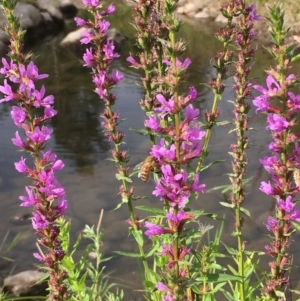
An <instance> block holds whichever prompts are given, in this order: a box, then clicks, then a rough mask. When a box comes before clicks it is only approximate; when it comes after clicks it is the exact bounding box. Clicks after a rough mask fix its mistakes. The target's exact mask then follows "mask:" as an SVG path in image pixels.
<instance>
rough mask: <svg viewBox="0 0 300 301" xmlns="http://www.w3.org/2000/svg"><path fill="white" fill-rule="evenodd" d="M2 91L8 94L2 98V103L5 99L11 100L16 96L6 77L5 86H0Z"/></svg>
mask: <svg viewBox="0 0 300 301" xmlns="http://www.w3.org/2000/svg"><path fill="white" fill-rule="evenodd" d="M0 92H2V93H3V94H4V95H6V97H4V98H1V99H0V103H1V102H4V101H10V100H12V99H14V98H15V96H14V93H13V91H12V89H11V86H10V85H9V84H8V83H7V80H6V79H5V80H4V86H0Z"/></svg>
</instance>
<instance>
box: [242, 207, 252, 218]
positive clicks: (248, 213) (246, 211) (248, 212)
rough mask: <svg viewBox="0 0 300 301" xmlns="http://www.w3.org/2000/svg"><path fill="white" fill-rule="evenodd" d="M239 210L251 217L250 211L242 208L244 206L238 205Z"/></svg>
mask: <svg viewBox="0 0 300 301" xmlns="http://www.w3.org/2000/svg"><path fill="white" fill-rule="evenodd" d="M240 210H241V211H242V212H243V213H245V214H246V215H247V216H249V217H251V213H250V211H249V210H248V209H246V208H244V207H240Z"/></svg>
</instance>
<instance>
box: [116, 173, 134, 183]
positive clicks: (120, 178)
mask: <svg viewBox="0 0 300 301" xmlns="http://www.w3.org/2000/svg"><path fill="white" fill-rule="evenodd" d="M116 178H117V180H119V181H126V182H128V183H132V180H131V179H130V178H129V177H123V176H121V175H119V174H116Z"/></svg>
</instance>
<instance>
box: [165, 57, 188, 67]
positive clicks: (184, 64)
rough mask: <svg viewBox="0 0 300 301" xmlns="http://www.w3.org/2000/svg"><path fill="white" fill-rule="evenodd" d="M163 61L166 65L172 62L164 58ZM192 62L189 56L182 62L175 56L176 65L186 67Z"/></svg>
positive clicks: (170, 64)
mask: <svg viewBox="0 0 300 301" xmlns="http://www.w3.org/2000/svg"><path fill="white" fill-rule="evenodd" d="M163 62H164V63H165V64H166V65H168V66H172V62H171V61H170V60H167V59H164V60H163ZM191 63H192V61H191V59H190V58H188V57H187V58H186V59H185V60H184V61H183V62H181V61H180V60H179V59H178V58H176V67H177V68H182V69H186V68H188V66H189V65H190V64H191Z"/></svg>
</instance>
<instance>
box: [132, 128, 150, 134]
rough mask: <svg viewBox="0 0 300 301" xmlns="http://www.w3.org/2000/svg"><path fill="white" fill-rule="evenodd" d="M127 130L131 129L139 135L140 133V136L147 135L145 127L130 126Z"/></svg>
mask: <svg viewBox="0 0 300 301" xmlns="http://www.w3.org/2000/svg"><path fill="white" fill-rule="evenodd" d="M129 130H130V131H133V132H135V133H137V134H139V135H142V136H147V135H148V131H147V130H146V129H137V128H132V127H130V128H129Z"/></svg>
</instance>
